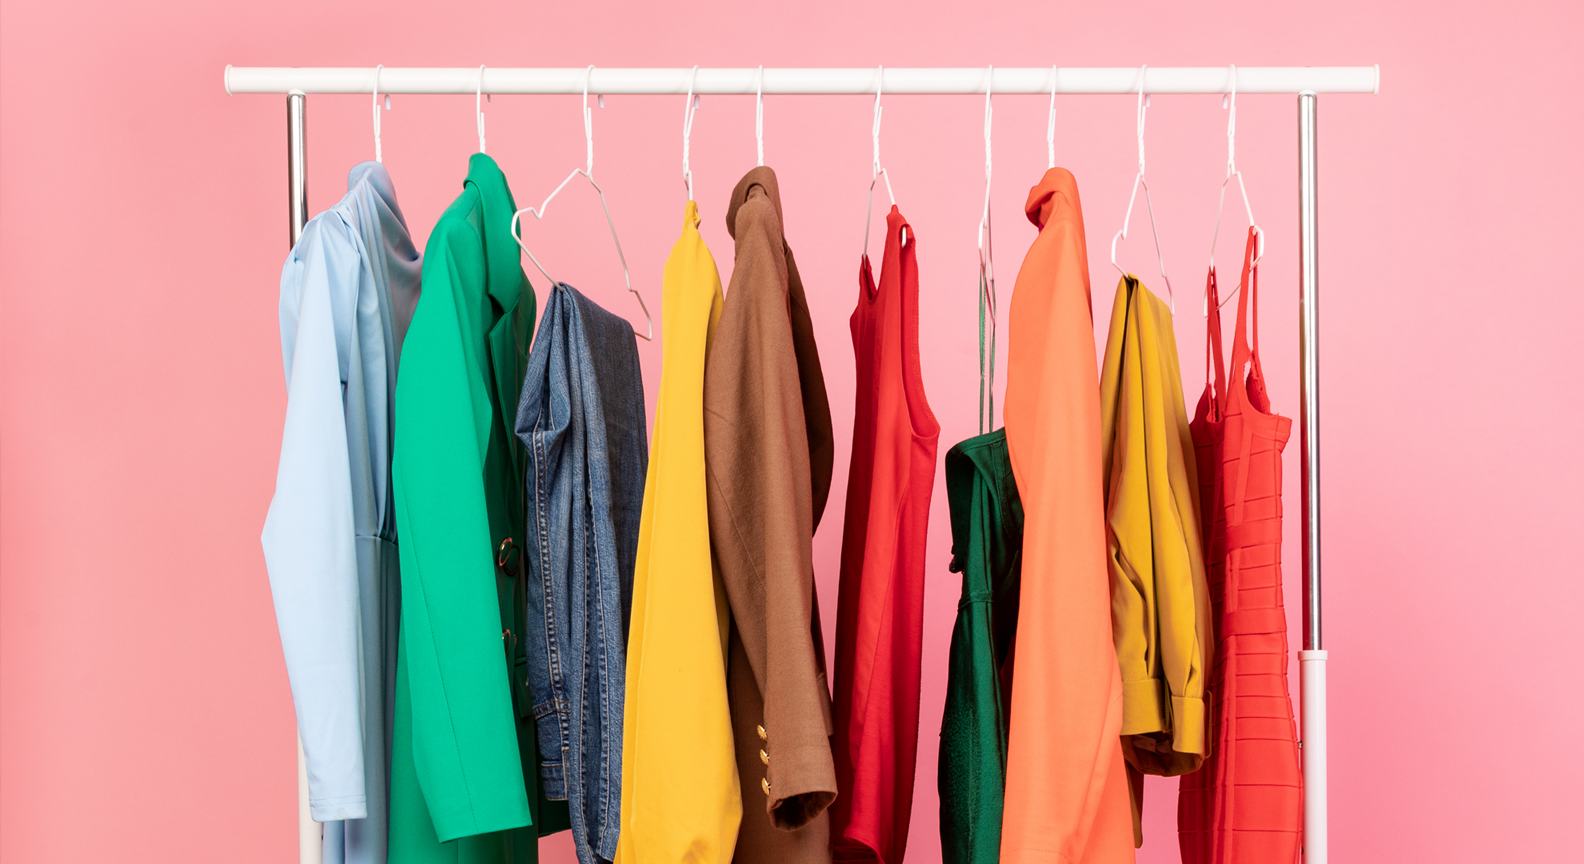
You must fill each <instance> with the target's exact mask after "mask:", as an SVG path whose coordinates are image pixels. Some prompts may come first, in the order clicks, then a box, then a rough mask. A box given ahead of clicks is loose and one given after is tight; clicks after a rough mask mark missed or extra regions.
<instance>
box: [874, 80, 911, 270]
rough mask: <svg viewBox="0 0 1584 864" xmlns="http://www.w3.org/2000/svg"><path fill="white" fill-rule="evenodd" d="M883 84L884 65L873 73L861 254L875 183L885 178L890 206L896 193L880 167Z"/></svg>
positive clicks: (894, 201) (904, 236) (892, 204)
mask: <svg viewBox="0 0 1584 864" xmlns="http://www.w3.org/2000/svg"><path fill="white" fill-rule="evenodd" d="M884 84H885V67H884V66H881V67H879V71H878V72H877V73H876V74H875V98H874V126H873V127H871V128H870V130H869V131H870V136H871V137H872V138H873V139H874V162H873V164H872V170H871V173H870V175H869V203H868V204H866V205H865V206H864V246H863V248H864V251H863V254H865V255H868V254H869V222H870V219H871V217H872V216H873V215H874V190H875V184H876V183H878V182H880V178H881V177H884V178H885V187H886V195H887V196H889V197H890V198H891V206H892V207H895V206H896V193H895V192H892V191H891V175H890V174H887V173H886V169H884V168H882V167H880V115H881V113H882V112H883V111H884V110H885V109H883V108H881V107H880V91H881V88H882V86H883V85H884ZM902 242H903V243H906V242H907V229H905V228H904V229H903V231H902Z"/></svg>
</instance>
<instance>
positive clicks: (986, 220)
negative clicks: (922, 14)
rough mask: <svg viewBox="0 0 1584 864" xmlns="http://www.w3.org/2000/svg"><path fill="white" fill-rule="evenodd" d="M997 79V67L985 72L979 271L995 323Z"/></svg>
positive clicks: (992, 320)
mask: <svg viewBox="0 0 1584 864" xmlns="http://www.w3.org/2000/svg"><path fill="white" fill-rule="evenodd" d="M994 79H995V67H994V66H991V67H989V68H988V69H987V70H986V71H985V111H984V142H985V194H984V210H983V211H981V212H980V214H979V269H980V271H981V275H980V281H981V282H983V283H984V284H985V286H986V289H985V290H986V291H987V293H986V295H985V300H986V302H987V303H988V304H989V309H990V320H991V322H994V321H995V274H994V270H993V269H992V267H991V252H990V250H991V241H990V178H991V166H990V118H991V114H992V108H991V105H990V95H991V94H990V89H991V84H992V82H993V81H994Z"/></svg>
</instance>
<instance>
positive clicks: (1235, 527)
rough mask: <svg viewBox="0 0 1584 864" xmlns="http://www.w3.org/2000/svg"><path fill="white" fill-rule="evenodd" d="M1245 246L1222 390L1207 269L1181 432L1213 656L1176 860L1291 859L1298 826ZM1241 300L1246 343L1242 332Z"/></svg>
mask: <svg viewBox="0 0 1584 864" xmlns="http://www.w3.org/2000/svg"><path fill="white" fill-rule="evenodd" d="M1257 242H1258V239H1257V237H1256V236H1255V233H1254V231H1253V230H1252V229H1250V231H1249V237H1248V246H1247V248H1246V250H1245V251H1244V254H1243V276H1242V281H1241V283H1240V287H1241V288H1242V290H1241V291H1240V292H1239V297H1238V318H1237V330H1236V335H1235V336H1234V337H1233V344H1232V369H1231V373H1232V375H1231V381H1230V386H1228V382H1227V380H1226V371H1225V370H1224V369H1223V367H1222V365H1221V362H1222V361H1221V357H1222V354H1221V315H1220V311H1219V305H1220V298H1219V296H1218V294H1217V291H1216V279H1215V269H1214V268H1211V270H1210V274H1209V277H1208V280H1209V283H1208V285H1207V287H1206V292H1207V294H1208V296H1209V330H1210V333H1209V339H1208V344H1207V346H1206V358H1205V366H1206V369H1205V377H1206V378H1207V379H1209V377H1210V366H1211V362H1210V358H1211V356H1213V357H1214V367H1215V378H1214V381H1213V386H1212V381H1210V380H1206V382H1205V391H1204V395H1203V396H1201V397H1200V399H1199V408H1198V411H1197V412H1196V414H1195V417H1194V420H1193V423H1192V424H1190V427H1189V428H1190V430H1191V431H1192V433H1193V439H1194V449H1195V451H1196V453H1197V456H1198V461H1199V478H1200V479H1199V483H1200V496H1201V499H1200V500H1201V502H1202V504H1203V509H1202V511H1201V512H1202V515H1203V523H1204V528H1203V530H1204V532H1205V544H1204V546H1205V548H1206V549H1208V550H1209V552H1208V555H1209V562H1208V565H1209V566H1208V567H1207V568H1206V570H1207V572H1208V581H1209V583H1210V600H1211V605H1212V618H1213V620H1214V621H1215V622H1216V628H1215V632H1216V652H1215V664H1214V666H1213V668H1212V671H1211V676H1210V689H1211V693H1210V696H1209V699H1210V703H1211V719H1210V734H1211V736H1212V737H1211V745H1210V756H1209V758H1208V759H1207V760H1206V761H1205V765H1204V767H1203V768H1201V769H1200V770H1199V771H1196V772H1194V773H1192V774H1186V775H1184V776H1183V778H1182V780H1181V781H1180V784H1179V787H1178V788H1179V794H1178V798H1177V831H1178V845H1179V847H1180V849H1181V851H1182V860H1183V864H1226V862H1260V864H1287V862H1297V861H1298V860H1299V849H1300V841H1301V838H1302V832H1303V774H1302V770H1301V768H1300V766H1299V756H1298V734H1297V725H1296V724H1295V723H1294V722H1293V708H1292V698H1291V697H1290V696H1289V695H1288V692H1287V616H1286V613H1285V611H1284V610H1283V607H1282V573H1281V532H1282V502H1281V492H1282V466H1281V454H1282V448H1283V447H1284V446H1286V444H1287V438H1288V435H1289V434H1290V433H1291V431H1292V420H1291V419H1289V418H1287V417H1281V416H1278V415H1276V414H1272V413H1270V398H1269V397H1268V396H1267V395H1266V392H1265V374H1264V371H1263V370H1262V369H1261V368H1260V359H1259V271H1258V267H1257V266H1253V265H1254V257H1255V248H1256V244H1257ZM1251 303H1252V304H1253V307H1254V310H1253V313H1254V324H1253V337H1254V344H1253V347H1252V348H1250V346H1249V344H1248V341H1247V339H1246V338H1245V337H1246V335H1247V334H1246V329H1247V328H1248V324H1249V321H1248V312H1249V305H1250V304H1251Z"/></svg>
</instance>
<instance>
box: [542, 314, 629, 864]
mask: <svg viewBox="0 0 1584 864" xmlns="http://www.w3.org/2000/svg"><path fill="white" fill-rule="evenodd" d="M517 437H519V438H521V439H522V442H523V445H524V446H525V447H526V448H527V452H528V469H527V472H526V473H527V477H526V480H525V482H526V484H527V489H526V496H525V498H526V504H527V507H526V510H527V523H528V524H527V528H526V532H525V535H524V536H525V537H527V538H528V541H529V542H528V543H527V546H528V562H529V565H528V566H529V568H530V569H529V578H528V582H527V586H526V587H527V589H528V590H527V605H528V610H527V611H528V615H527V622H528V625H527V630H528V632H527V633H526V634H525V636H526V638H527V640H528V643H527V644H528V648H529V651H528V684H529V689H530V691H531V692H532V696H533V715H534V722H535V724H536V728H537V731H538V735H539V753H540V758H541V760H542V761H541V764H540V766H539V770H540V774H541V776H542V779H543V783H544V790H545V796H546V797H547V798H549V799H551V800H557V799H565V800H566V801H567V803H568V806H569V809H570V810H571V817H572V836H573V841H574V842H575V844H576V846H577V854H578V860H579V861H580V862H581V864H596V861H597V860H604V861H610V860H612V859H613V858H614V857H615V855H616V837H617V830H618V828H619V827H620V825H621V818H620V812H619V811H620V809H621V776H622V768H621V749H622V709H623V699H624V696H625V688H626V641H627V622H628V616H629V615H630V611H631V606H632V580H633V567H634V563H635V561H636V559H637V552H638V522H639V517H640V515H641V511H642V507H643V484H644V475H645V473H646V472H647V470H648V463H649V442H648V434H647V421H646V419H645V417H644V399H643V378H642V375H641V373H640V369H639V366H638V345H637V342H636V341H635V340H634V338H633V330H632V326H631V325H630V324H629V323H628V322H627V321H626V320H625V319H623V318H620V317H618V316H616V315H612V314H611V313H609V312H606V311H605V310H603V309H601V308H600V307H599V306H596V305H595V304H594V303H592V302H591V301H589V300H588V299H587V298H586V297H584V296H583V295H582V294H580V293H578V292H577V290H576V289H574V288H572V287H571V286H570V285H567V284H565V283H561V284H558V285H556V286H555V287H554V288H553V289H552V290H551V292H550V297H549V298H548V299H547V300H546V301H545V310H544V318H543V319H542V320H541V321H540V324H539V332H538V334H537V335H536V336H535V337H534V342H533V350H532V352H531V353H530V355H529V358H528V374H527V376H526V378H525V380H524V383H523V391H522V399H521V401H520V402H519V403H518V406H517Z"/></svg>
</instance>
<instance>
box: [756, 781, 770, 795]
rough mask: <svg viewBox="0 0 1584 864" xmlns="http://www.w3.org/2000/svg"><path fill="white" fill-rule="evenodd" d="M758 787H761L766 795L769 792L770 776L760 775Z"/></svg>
mask: <svg viewBox="0 0 1584 864" xmlns="http://www.w3.org/2000/svg"><path fill="white" fill-rule="evenodd" d="M759 787H760V788H761V789H763V790H764V793H765V795H766V796H768V795H769V794H770V778H769V777H761V778H759Z"/></svg>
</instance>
